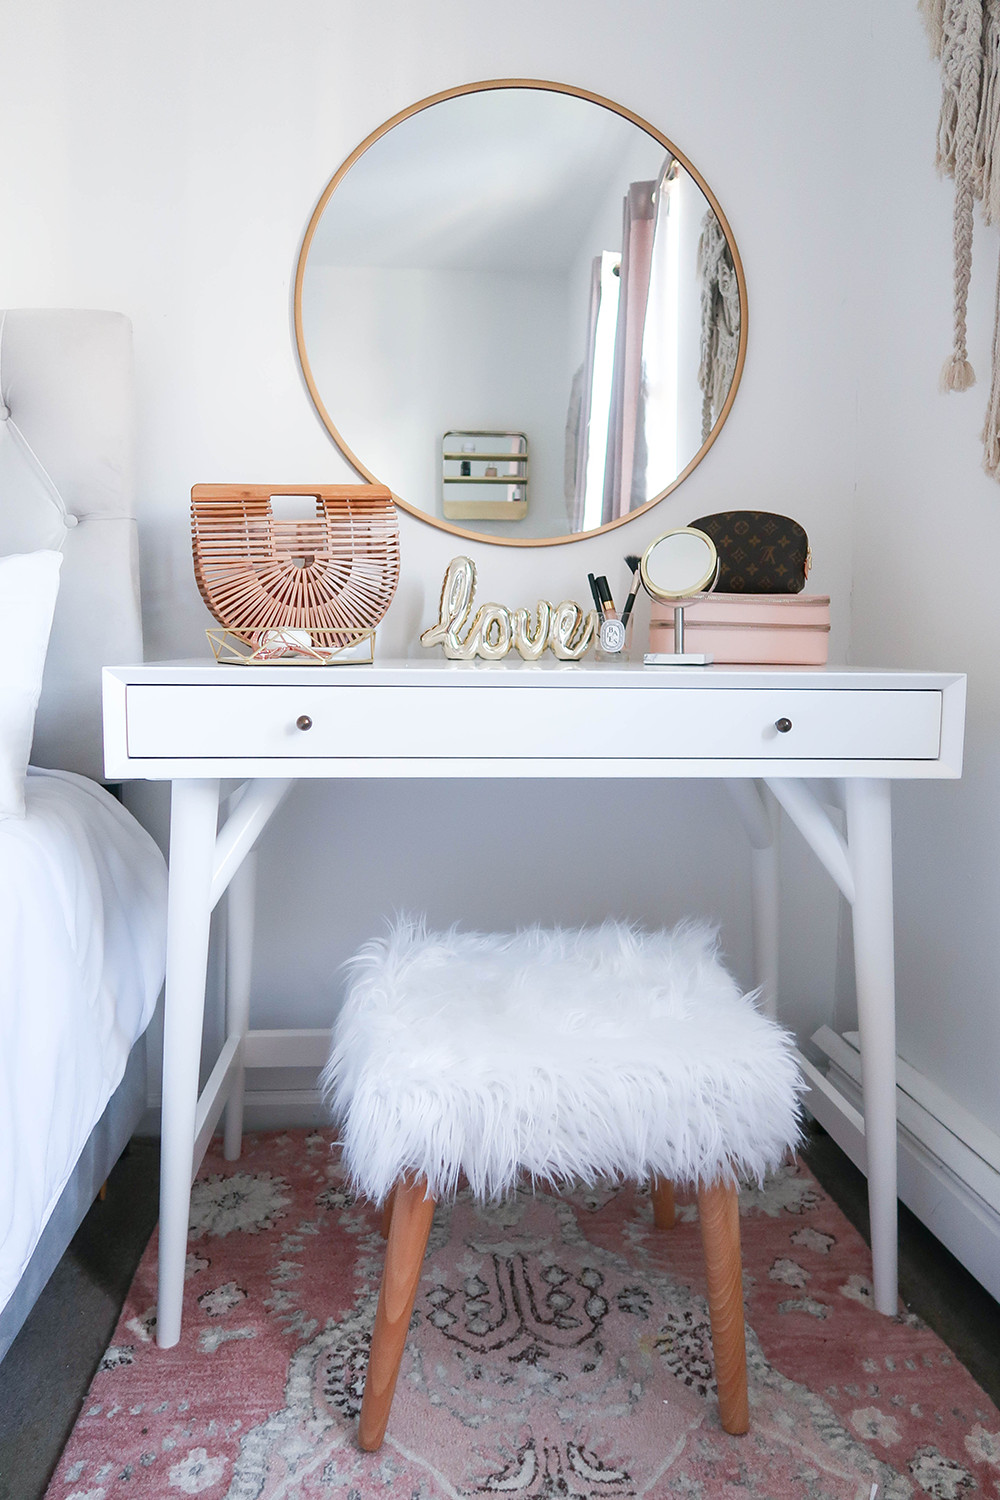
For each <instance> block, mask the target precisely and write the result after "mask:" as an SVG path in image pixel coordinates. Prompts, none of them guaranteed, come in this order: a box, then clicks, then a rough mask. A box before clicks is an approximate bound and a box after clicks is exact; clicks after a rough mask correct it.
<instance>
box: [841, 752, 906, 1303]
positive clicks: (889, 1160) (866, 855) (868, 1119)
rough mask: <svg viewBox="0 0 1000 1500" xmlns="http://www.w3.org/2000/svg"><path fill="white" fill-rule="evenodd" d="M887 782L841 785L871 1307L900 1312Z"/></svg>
mask: <svg viewBox="0 0 1000 1500" xmlns="http://www.w3.org/2000/svg"><path fill="white" fill-rule="evenodd" d="M890 788H891V783H890V782H889V781H882V780H880V781H876V780H868V779H867V778H864V779H858V780H854V779H850V780H848V781H847V782H846V807H847V837H848V845H849V848H850V859H851V867H852V869H853V872H854V882H855V898H854V970H855V976H856V980H857V991H858V1030H859V1032H860V1036H861V1087H862V1092H863V1095H864V1112H865V1152H866V1156H867V1162H868V1205H869V1210H870V1213H871V1234H872V1279H873V1282H874V1286H875V1306H876V1307H877V1308H878V1310H879V1312H882V1313H886V1314H888V1315H889V1316H892V1315H893V1314H894V1313H895V1312H896V1311H897V1215H896V987H895V967H894V954H893V932H892V815H891V811H890Z"/></svg>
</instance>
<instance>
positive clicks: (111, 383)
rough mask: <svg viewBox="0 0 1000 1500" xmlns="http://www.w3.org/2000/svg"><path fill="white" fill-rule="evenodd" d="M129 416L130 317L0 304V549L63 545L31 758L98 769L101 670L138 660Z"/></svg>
mask: <svg viewBox="0 0 1000 1500" xmlns="http://www.w3.org/2000/svg"><path fill="white" fill-rule="evenodd" d="M133 426H134V422H133V383H132V328H131V324H130V323H129V320H128V319H127V318H125V317H123V316H122V314H121V313H112V312H81V311H75V310H70V311H61V310H48V309H46V310H41V311H32V310H18V311H8V312H0V554H6V553H11V552H30V551H34V550H36V549H37V548H40V547H51V548H54V549H56V550H58V551H61V552H62V553H63V566H62V576H61V582H60V587H59V599H58V602H57V604H56V613H55V620H54V622H53V626H52V638H51V641H50V644H49V654H48V659H47V662H46V667H45V679H44V683H43V687H42V699H41V703H40V704H39V709H38V717H37V720H36V723H35V740H34V744H33V746H32V753H31V759H32V762H33V763H34V764H36V765H42V766H58V767H61V768H62V769H63V770H69V771H80V772H82V773H83V774H84V775H87V776H92V777H94V778H95V779H97V780H100V779H101V777H102V775H103V750H102V743H101V668H102V666H105V665H112V664H114V663H121V662H129V661H140V660H141V659H142V628H141V622H140V614H139V566H138V548H137V542H136V524H135V519H134V494H133V452H132V450H133Z"/></svg>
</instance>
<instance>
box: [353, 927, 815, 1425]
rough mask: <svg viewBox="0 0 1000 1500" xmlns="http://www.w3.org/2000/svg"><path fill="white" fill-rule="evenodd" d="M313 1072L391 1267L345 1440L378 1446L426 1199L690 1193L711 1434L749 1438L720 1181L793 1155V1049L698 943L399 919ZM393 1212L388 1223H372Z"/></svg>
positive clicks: (669, 1211)
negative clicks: (594, 1186) (319, 1074)
mask: <svg viewBox="0 0 1000 1500" xmlns="http://www.w3.org/2000/svg"><path fill="white" fill-rule="evenodd" d="M351 969H352V978H351V983H350V987H349V992H348V995H347V998H346V1001H345V1003H344V1006H343V1009H342V1011H341V1013H340V1016H339V1018H338V1020H337V1024H336V1026H335V1027H334V1037H333V1051H332V1053H331V1056H330V1061H329V1063H328V1064H327V1068H326V1071H325V1073H324V1079H323V1081H324V1086H325V1088H326V1089H327V1090H328V1094H329V1097H330V1099H331V1101H332V1105H333V1112H334V1117H335V1119H336V1120H337V1122H338V1124H339V1126H340V1131H341V1139H342V1142H343V1146H344V1161H345V1163H346V1166H347V1169H348V1171H349V1173H350V1176H351V1179H352V1181H353V1184H354V1186H355V1188H356V1189H357V1190H358V1191H359V1192H361V1193H362V1194H364V1195H365V1196H367V1197H369V1198H371V1199H373V1200H374V1201H375V1202H376V1203H382V1204H385V1205H387V1219H386V1227H387V1229H388V1247H387V1251H386V1262H385V1269H384V1271H383V1276H382V1287H381V1292H380V1296H379V1305H378V1312H377V1315H376V1320H375V1331H374V1335H373V1338H372V1347H371V1356H370V1359H369V1365H368V1376H367V1380H366V1384H365V1393H364V1399H363V1403H362V1409H361V1420H360V1424H359V1431H358V1436H359V1441H360V1443H361V1446H362V1448H366V1449H369V1450H370V1449H374V1448H377V1447H378V1446H379V1445H380V1444H381V1442H382V1438H383V1436H384V1433H385V1428H386V1424H387V1422H388V1418H389V1408H390V1406H391V1404H392V1397H393V1392H394V1390H395V1385H396V1378H397V1375H398V1373H399V1366H400V1361H401V1359H402V1355H403V1346H404V1343H405V1340H406V1333H407V1330H408V1328H409V1323H410V1317H411V1314H412V1311H413V1303H414V1299H415V1297H416V1290H417V1284H418V1282H419V1280H420V1268H421V1264H422V1262H423V1257H424V1252H425V1249H426V1246H427V1236H428V1234H429V1232H430V1226H431V1219H432V1217H433V1212H434V1203H435V1200H437V1199H440V1198H443V1197H448V1196H450V1195H452V1194H453V1193H454V1192H455V1189H456V1186H457V1184H458V1181H459V1177H460V1176H461V1175H464V1176H465V1177H466V1178H467V1179H468V1182H469V1185H470V1187H471V1188H472V1190H473V1192H474V1193H475V1194H476V1195H477V1196H478V1197H481V1198H496V1197H499V1196H501V1195H503V1194H506V1193H509V1192H510V1191H512V1190H513V1188H514V1187H515V1185H516V1184H517V1182H518V1181H519V1180H522V1179H528V1180H529V1181H531V1182H542V1183H547V1184H552V1185H556V1184H560V1183H564V1182H569V1181H573V1180H580V1179H582V1180H583V1181H584V1182H587V1183H593V1182H594V1181H595V1180H597V1179H599V1178H612V1179H616V1180H623V1179H624V1180H627V1179H634V1180H636V1181H639V1182H643V1181H650V1182H651V1184H652V1187H653V1201H654V1211H655V1220H656V1223H657V1225H659V1226H661V1227H669V1226H670V1224H672V1222H673V1189H672V1184H673V1183H675V1182H684V1183H690V1184H693V1185H695V1186H696V1187H697V1193H698V1206H699V1216H700V1219H701V1229H702V1239H703V1243H704V1249H705V1260H706V1269H707V1278H708V1298H709V1310H710V1313H711V1326H712V1343H713V1348H714V1351H715V1364H716V1380H717V1385H718V1391H719V1405H720V1412H721V1416H722V1424H723V1426H724V1427H725V1429H726V1430H727V1431H728V1432H733V1433H740V1432H745V1431H746V1429H747V1425H748V1411H747V1388H746V1353H745V1342H744V1328H743V1292H742V1275H741V1264H740V1247H739V1209H738V1205H737V1187H736V1177H737V1175H742V1176H748V1177H752V1178H755V1179H757V1180H758V1181H759V1180H760V1179H761V1178H762V1177H763V1175H764V1173H765V1172H766V1171H767V1170H768V1169H769V1168H773V1167H776V1166H777V1165H778V1164H779V1162H780V1161H781V1159H782V1157H783V1155H784V1153H785V1151H786V1150H787V1149H788V1147H789V1146H791V1145H793V1144H794V1143H795V1141H796V1139H797V1137H798V1094H799V1090H800V1081H799V1075H798V1070H797V1067H796V1064H795V1061H794V1058H793V1055H792V1041H791V1038H790V1037H789V1036H788V1035H787V1034H786V1033H785V1032H784V1031H782V1030H781V1028H780V1027H778V1026H776V1025H775V1024H774V1022H772V1021H770V1020H768V1019H767V1018H766V1017H765V1016H763V1015H761V1014H760V1013H759V1012H758V1011H757V1010H756V1008H755V1007H754V1005H753V1003H752V1001H751V1000H750V999H748V998H746V997H744V996H743V995H741V993H740V991H739V988H738V986H737V984H736V982H735V980H734V979H733V978H732V977H731V976H730V975H729V974H728V973H727V972H726V970H725V969H724V968H723V966H722V964H721V963H720V962H719V960H718V958H717V956H716V945H715V939H714V934H713V933H712V931H711V930H710V929H709V928H707V927H705V926H702V925H697V924H693V923H691V924H684V925H682V926H680V927H678V928H677V929H676V930H675V931H674V932H655V933H642V932H638V931H636V930H634V929H633V928H631V927H627V926H625V925H622V924H615V923H607V924H605V925H604V926H603V927H599V928H593V929H585V930H582V931H567V930H557V931H544V930H540V929H537V928H535V929H530V930H528V931H524V932H518V933H514V934H507V935H484V934H481V933H460V932H456V931H454V930H452V931H451V932H447V933H430V932H427V931H426V929H425V927H424V926H423V924H421V923H415V922H409V921H401V922H399V923H397V925H396V926H395V928H394V929H393V930H392V931H391V932H390V934H389V936H388V937H387V938H385V939H382V940H378V941H375V942H371V943H368V944H367V945H366V946H365V947H364V948H362V950H361V951H360V953H358V954H357V956H356V957H355V958H354V959H353V960H352V963H351ZM389 1213H391V1221H390V1220H389V1218H388V1214H389Z"/></svg>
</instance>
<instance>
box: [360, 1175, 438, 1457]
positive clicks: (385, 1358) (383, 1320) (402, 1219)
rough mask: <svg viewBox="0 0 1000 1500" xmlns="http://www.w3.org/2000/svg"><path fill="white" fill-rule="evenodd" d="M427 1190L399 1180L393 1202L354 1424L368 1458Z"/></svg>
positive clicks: (426, 1216)
mask: <svg viewBox="0 0 1000 1500" xmlns="http://www.w3.org/2000/svg"><path fill="white" fill-rule="evenodd" d="M426 1190H427V1183H426V1181H425V1180H424V1178H422V1177H420V1178H417V1180H416V1181H411V1180H410V1179H407V1178H404V1179H403V1181H402V1182H400V1183H399V1185H398V1186H397V1188H396V1191H395V1195H394V1199H393V1207H392V1223H391V1224H390V1226H389V1243H388V1245H387V1246H386V1252H385V1266H384V1268H383V1271H382V1286H381V1289H380V1291H379V1295H378V1310H377V1312H376V1314H375V1332H374V1333H373V1334H372V1348H371V1354H370V1355H369V1358H368V1374H367V1376H366V1378H365V1393H364V1396H363V1397H362V1398H361V1420H360V1421H359V1423H358V1442H359V1443H360V1445H361V1447H362V1448H364V1449H365V1451H366V1452H367V1453H371V1452H373V1451H374V1450H375V1449H376V1448H379V1447H381V1445H382V1439H383V1438H384V1437H385V1429H386V1424H387V1423H388V1421H389V1408H390V1407H391V1406H392V1397H393V1393H394V1391H395V1389H396V1379H397V1377H398V1375H399V1366H400V1363H401V1362H402V1358H403V1348H404V1345H405V1344H406V1334H407V1331H408V1329H409V1326H410V1317H411V1316H412V1313H413V1303H414V1301H415V1299H416V1295H417V1285H418V1283H419V1281H420V1268H421V1266H422V1264H423V1259H424V1251H425V1250H426V1249H427V1236H428V1235H429V1234H430V1232H431V1220H432V1219H433V1217H434V1199H433V1198H426V1197H425V1196H424V1194H425V1192H426Z"/></svg>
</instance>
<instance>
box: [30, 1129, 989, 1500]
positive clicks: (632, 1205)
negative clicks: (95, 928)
mask: <svg viewBox="0 0 1000 1500" xmlns="http://www.w3.org/2000/svg"><path fill="white" fill-rule="evenodd" d="M741 1209H742V1221H741V1222H742V1231H743V1253H744V1268H745V1270H744V1285H745V1292H746V1301H747V1315H748V1330H747V1334H748V1359H749V1371H750V1409H751V1430H750V1433H749V1434H748V1435H747V1436H746V1437H743V1438H732V1437H729V1436H727V1435H726V1434H725V1433H723V1432H722V1429H721V1427H720V1425H719V1420H718V1407H717V1403H716V1397H715V1384H714V1378H713V1373H712V1359H711V1342H710V1334H709V1326H708V1310H707V1305H706V1302H705V1297H704V1276H703V1271H702V1265H701V1244H700V1236H699V1233H698V1226H697V1222H696V1215H695V1210H694V1208H693V1205H682V1206H681V1208H680V1211H679V1215H678V1224H677V1226H676V1228H675V1229H674V1230H672V1231H670V1232H668V1233H662V1232H657V1231H656V1230H654V1228H653V1225H652V1214H651V1208H650V1204H649V1200H648V1196H647V1195H646V1194H645V1193H644V1192H643V1191H641V1190H636V1189H634V1188H632V1187H619V1188H615V1187H608V1188H606V1189H602V1190H600V1191H586V1190H581V1191H578V1192H575V1193H571V1194H566V1195H563V1196H553V1195H549V1194H543V1193H539V1194H537V1195H532V1194H530V1193H527V1192H524V1193H519V1194H518V1195H517V1196H516V1197H515V1198H514V1199H512V1200H511V1201H509V1202H506V1203H502V1204H498V1205H495V1206H492V1207H490V1208H486V1209H483V1208H476V1207H475V1205H473V1204H472V1203H471V1201H470V1200H469V1198H468V1196H467V1195H460V1196H459V1199H458V1201H457V1202H456V1203H455V1204H454V1205H453V1206H451V1207H450V1208H440V1209H439V1210H438V1212H437V1213H436V1214H435V1219H434V1226H433V1229H432V1231H431V1240H430V1245H429V1248H428V1254H427V1260H426V1264H425V1267H424V1275H423V1278H422V1280H421V1283H420V1289H419V1292H418V1297H417V1305H416V1310H415V1314H414V1321H413V1325H412V1328H411V1333H410V1337H409V1341H408V1345H407V1351H406V1354H405V1356H404V1362H403V1368H402V1372H401V1375H400V1380H399V1385H398V1388H397V1393H396V1399H395V1403H394V1406H393V1410H392V1415H391V1418H390V1424H389V1432H388V1436H387V1439H386V1442H385V1445H384V1446H383V1448H382V1450H381V1451H380V1452H379V1453H377V1454H363V1453H361V1452H360V1451H359V1449H358V1448H357V1445H356V1442H355V1426H356V1420H357V1414H358V1410H359V1406H360V1400H361V1393H362V1389H363V1385H364V1375H365V1367H366V1362H367V1357H368V1344H369V1340H370V1337H371V1328H372V1324H373V1320H374V1315H375V1304H376V1300H377V1295H378V1283H379V1277H380V1275H381V1266H382V1258H383V1250H384V1246H383V1242H382V1239H381V1237H380V1235H379V1233H378V1215H377V1214H376V1213H375V1212H374V1211H373V1210H372V1209H371V1207H370V1206H368V1205H366V1204H363V1203H358V1202H355V1201H354V1199H353V1197H352V1195H351V1193H350V1191H349V1190H348V1188H347V1187H346V1185H345V1183H344V1180H343V1176H342V1173H341V1169H340V1166H339V1163H338V1161H337V1160H336V1157H335V1155H334V1154H333V1153H332V1151H331V1147H330V1138H329V1136H328V1135H326V1134H323V1133H321V1132H303V1131H297V1132H289V1133H287V1134H283V1135H278V1136H260V1137H249V1138H248V1140H247V1143H246V1148H245V1150H244V1154H243V1158H242V1160H241V1161H240V1162H237V1163H231V1164H230V1163H226V1162H224V1161H222V1160H221V1158H219V1157H210V1158H208V1159H206V1163H205V1167H204V1170H203V1172H202V1175H201V1178H200V1180H199V1182H198V1183H197V1184H196V1185H195V1190H194V1196H193V1201H192V1217H191V1226H192V1227H191V1238H190V1253H189V1257H188V1281H187V1293H186V1299H185V1324H184V1334H183V1337H182V1340H181V1343H180V1344H179V1345H178V1346H177V1348H175V1349H172V1350H158V1349H157V1348H156V1347H155V1343H154V1341H153V1340H154V1335H155V1313H154V1310H153V1304H154V1296H155V1248H156V1247H155V1240H154V1242H153V1244H151V1246H150V1248H149V1249H148V1250H147V1252H146V1256H145V1257H144V1259H143V1262H142V1265H141V1266H140V1269H139V1271H138V1273H137V1275H136V1278H135V1282H134V1284H133V1287H132V1289H131V1292H130V1294H129V1299H128V1301H127V1303H126V1306H125V1309H124V1311H123V1313H122V1317H121V1320H120V1323H119V1326H118V1328H117V1330H116V1333H115V1337H114V1341H113V1343H112V1345H111V1347H110V1348H109V1349H108V1351H107V1354H106V1355H105V1358H104V1361H103V1363H102V1366H101V1369H100V1370H99V1372H98V1374H97V1376H96V1378H95V1380H94V1383H93V1386H92V1389H91V1392H90V1395H89V1397H88V1399H87V1400H86V1401H85V1403H84V1407H83V1411H82V1413H81V1416H80V1419H79V1421H78V1423H77V1426H76V1428H75V1430H74V1433H73V1435H72V1437H71V1439H70V1442H69V1445H68V1447H67V1450H66V1452H65V1454H64V1455H63V1458H62V1459H61V1461H60V1464H59V1466H58V1468H57V1470H56V1474H55V1476H54V1478H53V1481H52V1484H51V1486H50V1489H49V1500H124V1497H136V1500H140V1497H147V1496H150V1497H151V1496H158V1497H167V1500H170V1497H174V1496H182V1495H201V1496H204V1497H205V1500H298V1497H301V1500H313V1497H316V1500H319V1497H326V1500H337V1497H342V1500H368V1497H370V1496H374V1495H397V1494H398V1495H399V1496H400V1497H405V1500H443V1497H449V1500H452V1497H454V1500H457V1497H460V1496H461V1497H464V1496H491V1495H507V1496H512V1497H516V1500H549V1497H552V1500H555V1497H562V1496H566V1497H591V1500H598V1497H602V1496H607V1497H609V1500H611V1497H616V1500H617V1497H626V1496H629V1497H631V1496H651V1497H652V1496H656V1497H659V1496H664V1497H665V1496H679V1497H684V1500H727V1497H735V1496H741V1497H746V1496H760V1497H762V1500H763V1497H766V1500H784V1497H789V1500H791V1497H794V1500H870V1497H871V1495H872V1493H873V1490H872V1486H877V1490H876V1491H875V1492H874V1493H875V1494H876V1495H877V1497H878V1500H906V1497H910V1496H914V1497H918V1496H921V1495H932V1496H937V1497H940V1500H965V1497H966V1496H972V1495H987V1496H994V1497H996V1496H1000V1413H998V1412H997V1411H996V1409H995V1408H994V1407H993V1406H992V1405H991V1403H990V1402H989V1400H988V1398H987V1397H986V1396H985V1395H984V1394H983V1392H982V1391H981V1390H980V1389H979V1387H978V1386H977V1385H976V1384H975V1382H974V1381H973V1380H972V1378H971V1376H970V1375H969V1374H968V1373H967V1372H966V1371H965V1370H964V1369H962V1367H961V1366H960V1365H959V1364H958V1362H957V1361H956V1360H955V1359H954V1357H953V1356H952V1355H951V1354H950V1353H949V1352H948V1350H947V1349H946V1348H945V1347H944V1345H943V1344H942V1343H941V1342H940V1341H939V1340H938V1339H937V1338H936V1336H935V1335H934V1334H932V1333H931V1332H930V1331H929V1330H928V1329H926V1328H925V1327H924V1326H923V1325H922V1324H921V1323H920V1322H919V1321H918V1320H917V1319H916V1318H914V1317H912V1316H911V1315H909V1314H906V1313H901V1314H900V1315H899V1316H898V1317H897V1318H895V1319H883V1318H881V1317H880V1316H879V1315H878V1314H876V1313H875V1312H874V1310H873V1308H872V1306H871V1288H870V1284H869V1282H868V1280H867V1277H866V1266H867V1253H866V1251H865V1248H864V1246H863V1244H862V1242H861V1240H860V1238H859V1237H858V1236H857V1234H856V1233H855V1232H854V1231H853V1229H852V1228H851V1227H850V1226H849V1225H848V1224H847V1222H846V1220H845V1219H844V1218H843V1217H842V1215H841V1214H840V1213H839V1211H838V1210H837V1209H836V1207H835V1206H834V1205H833V1204H832V1203H831V1202H830V1200H829V1199H828V1198H827V1197H826V1195H825V1194H824V1193H823V1192H822V1191H821V1190H820V1189H819V1187H818V1186H817V1184H816V1183H815V1182H814V1180H813V1179H812V1177H811V1176H809V1174H808V1173H807V1172H806V1171H805V1169H804V1168H802V1167H801V1166H794V1167H788V1168H786V1169H784V1170H783V1171H782V1172H780V1173H779V1174H777V1176H776V1177H774V1178H773V1179H772V1180H771V1181H770V1182H769V1183H768V1184H767V1185H766V1186H765V1187H764V1189H762V1190H760V1191H757V1190H748V1191H746V1192H745V1193H744V1194H743V1195H742V1199H741Z"/></svg>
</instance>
